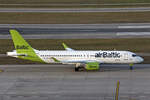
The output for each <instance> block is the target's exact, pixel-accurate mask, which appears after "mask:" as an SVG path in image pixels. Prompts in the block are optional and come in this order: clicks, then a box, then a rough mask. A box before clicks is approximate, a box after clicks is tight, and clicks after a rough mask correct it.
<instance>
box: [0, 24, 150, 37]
mask: <svg viewBox="0 0 150 100" xmlns="http://www.w3.org/2000/svg"><path fill="white" fill-rule="evenodd" d="M9 29H17V30H18V31H19V32H20V33H21V34H22V35H23V36H24V38H31V39H44V38H50V39H76V38H77V39H78V38H83V39H84V38H126V37H127V38H128V37H134V38H135V37H140V38H141V37H146V38H147V37H150V23H127V24H119V23H118V24H0V38H1V39H5V38H6V39H7V38H11V37H10V35H9Z"/></svg>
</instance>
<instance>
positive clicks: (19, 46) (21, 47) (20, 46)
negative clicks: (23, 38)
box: [16, 45, 28, 49]
mask: <svg viewBox="0 0 150 100" xmlns="http://www.w3.org/2000/svg"><path fill="white" fill-rule="evenodd" d="M16 49H28V46H25V45H17V46H16Z"/></svg>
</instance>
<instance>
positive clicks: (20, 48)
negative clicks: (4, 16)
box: [10, 30, 33, 53]
mask: <svg viewBox="0 0 150 100" xmlns="http://www.w3.org/2000/svg"><path fill="white" fill-rule="evenodd" d="M10 34H11V36H12V40H13V42H14V46H15V49H16V50H17V52H18V53H20V52H26V51H33V48H32V47H31V46H30V45H29V44H28V43H27V42H26V41H25V40H24V39H23V37H22V36H21V35H20V34H19V32H17V31H16V30H10Z"/></svg>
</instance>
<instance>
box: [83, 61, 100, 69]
mask: <svg viewBox="0 0 150 100" xmlns="http://www.w3.org/2000/svg"><path fill="white" fill-rule="evenodd" d="M85 69H86V70H98V69H99V62H89V63H86V66H85Z"/></svg>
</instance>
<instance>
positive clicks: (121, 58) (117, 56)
mask: <svg viewBox="0 0 150 100" xmlns="http://www.w3.org/2000/svg"><path fill="white" fill-rule="evenodd" d="M10 34H11V36H12V40H13V43H14V46H15V49H16V50H14V51H13V52H7V55H8V56H11V57H16V58H20V59H26V60H31V61H38V62H44V63H62V64H76V67H75V71H79V70H81V69H83V68H84V69H86V70H98V69H99V64H103V63H120V64H130V65H132V64H134V63H141V62H143V60H144V59H143V58H142V57H140V56H138V55H136V54H135V53H133V52H130V51H101V50H99V51H93V50H92V51H91V50H82V51H81V50H74V49H71V48H69V47H68V46H67V45H66V44H64V43H63V46H64V48H65V49H66V50H36V49H34V48H32V47H31V46H30V45H29V44H28V43H27V42H26V41H25V40H24V39H23V37H22V36H21V35H20V34H19V32H17V31H16V30H10ZM130 68H131V69H132V66H130Z"/></svg>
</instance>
